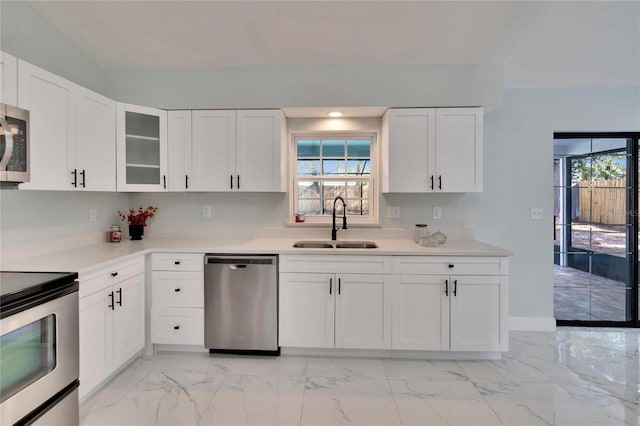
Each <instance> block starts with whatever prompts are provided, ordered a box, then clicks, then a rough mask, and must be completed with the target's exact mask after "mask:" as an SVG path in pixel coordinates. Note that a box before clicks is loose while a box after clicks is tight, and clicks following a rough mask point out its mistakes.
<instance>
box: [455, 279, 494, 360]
mask: <svg viewBox="0 0 640 426" xmlns="http://www.w3.org/2000/svg"><path fill="white" fill-rule="evenodd" d="M451 280H452V284H453V287H452V288H451V293H450V294H451V295H450V300H451V350H452V351H500V350H501V339H500V336H501V329H500V320H501V318H500V315H501V309H500V284H501V277H499V276H484V277H483V276H461V275H458V276H452V277H451Z"/></svg>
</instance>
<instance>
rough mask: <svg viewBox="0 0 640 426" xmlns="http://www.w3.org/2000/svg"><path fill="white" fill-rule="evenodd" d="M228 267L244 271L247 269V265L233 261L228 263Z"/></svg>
mask: <svg viewBox="0 0 640 426" xmlns="http://www.w3.org/2000/svg"><path fill="white" fill-rule="evenodd" d="M229 269H231V270H232V271H246V270H247V269H249V265H247V264H237V263H233V264H231V265H229Z"/></svg>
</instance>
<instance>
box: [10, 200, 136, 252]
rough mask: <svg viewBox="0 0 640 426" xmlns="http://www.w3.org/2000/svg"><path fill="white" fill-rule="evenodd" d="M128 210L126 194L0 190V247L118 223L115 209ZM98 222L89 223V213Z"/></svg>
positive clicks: (102, 229)
mask: <svg viewBox="0 0 640 426" xmlns="http://www.w3.org/2000/svg"><path fill="white" fill-rule="evenodd" d="M128 208H129V195H128V194H116V193H102V192H80V191H77V192H59V191H23V190H2V191H0V246H2V247H6V246H12V245H20V244H26V243H31V242H35V241H44V240H51V239H56V238H64V237H69V236H72V235H82V234H88V233H92V232H97V231H105V232H106V231H107V229H108V227H109V225H111V224H113V223H121V222H120V220H119V219H118V216H117V212H118V210H125V209H128ZM90 209H96V210H97V212H98V220H97V221H96V222H89V210H90Z"/></svg>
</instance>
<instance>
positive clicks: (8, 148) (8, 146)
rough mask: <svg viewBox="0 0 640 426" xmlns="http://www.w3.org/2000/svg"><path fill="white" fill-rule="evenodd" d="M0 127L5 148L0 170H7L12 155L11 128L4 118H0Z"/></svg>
mask: <svg viewBox="0 0 640 426" xmlns="http://www.w3.org/2000/svg"><path fill="white" fill-rule="evenodd" d="M0 127H2V128H3V129H4V141H5V148H4V154H3V155H2V159H0V170H2V171H5V170H7V166H8V165H9V161H11V156H12V155H13V133H11V127H9V123H8V122H7V120H6V119H5V117H4V116H0Z"/></svg>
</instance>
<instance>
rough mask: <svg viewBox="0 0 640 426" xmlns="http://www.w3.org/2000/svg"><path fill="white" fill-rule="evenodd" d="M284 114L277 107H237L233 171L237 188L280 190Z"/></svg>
mask: <svg viewBox="0 0 640 426" xmlns="http://www.w3.org/2000/svg"><path fill="white" fill-rule="evenodd" d="M284 127H285V125H284V115H283V114H282V111H279V110H244V111H243V110H240V111H238V121H237V139H236V149H237V154H236V175H237V177H238V179H239V182H238V188H237V189H239V190H240V191H251V192H283V191H284V190H285V189H284V178H283V177H284V176H285V174H284V173H283V166H284V164H283V158H282V154H283V153H284V152H285V151H284V149H283V146H282V144H283V142H284V141H283V131H284Z"/></svg>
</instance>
